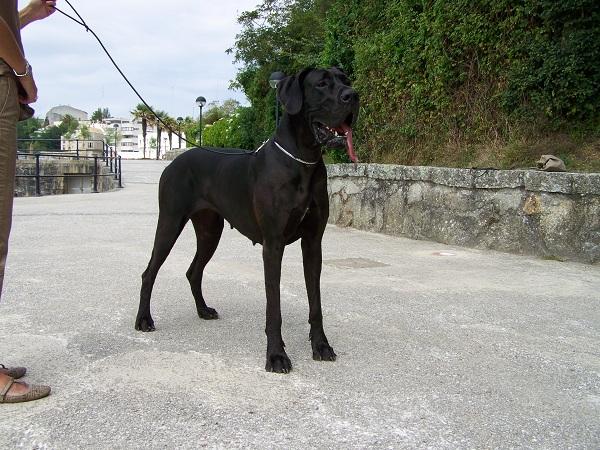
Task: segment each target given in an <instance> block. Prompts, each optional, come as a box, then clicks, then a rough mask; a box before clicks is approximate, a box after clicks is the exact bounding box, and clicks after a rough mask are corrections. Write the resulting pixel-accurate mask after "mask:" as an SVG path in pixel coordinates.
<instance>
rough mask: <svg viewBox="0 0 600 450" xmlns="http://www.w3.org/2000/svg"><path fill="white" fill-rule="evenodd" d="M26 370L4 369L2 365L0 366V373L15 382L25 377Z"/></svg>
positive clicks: (20, 368) (19, 368)
mask: <svg viewBox="0 0 600 450" xmlns="http://www.w3.org/2000/svg"><path fill="white" fill-rule="evenodd" d="M25 372H27V369H26V368H25V367H6V366H5V365H4V364H0V373H2V374H4V375H8V376H9V377H11V378H14V379H15V380H16V379H17V378H21V377H23V376H25Z"/></svg>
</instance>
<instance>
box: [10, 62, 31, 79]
mask: <svg viewBox="0 0 600 450" xmlns="http://www.w3.org/2000/svg"><path fill="white" fill-rule="evenodd" d="M13 72H14V73H15V76H16V77H19V78H23V77H26V76H28V75H31V66H30V65H29V62H28V61H27V60H25V73H19V72H17V71H16V70H15V69H13Z"/></svg>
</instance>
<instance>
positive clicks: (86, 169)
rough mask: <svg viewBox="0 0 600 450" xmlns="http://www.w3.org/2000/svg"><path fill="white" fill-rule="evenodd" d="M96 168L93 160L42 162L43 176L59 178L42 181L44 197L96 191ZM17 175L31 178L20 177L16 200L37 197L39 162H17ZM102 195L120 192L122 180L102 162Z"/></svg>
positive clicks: (100, 173) (99, 163) (51, 160)
mask: <svg viewBox="0 0 600 450" xmlns="http://www.w3.org/2000/svg"><path fill="white" fill-rule="evenodd" d="M93 165H94V162H93V161H92V160H83V159H81V160H68V159H41V160H40V174H41V175H56V176H53V177H42V178H40V188H41V189H40V190H41V194H42V195H56V194H68V193H79V192H82V193H84V192H92V189H93V182H94V180H93V176H92V175H91V174H92V173H93ZM65 174H81V176H80V177H65V176H64V175H65ZM17 175H28V177H26V178H24V177H19V176H17V179H16V183H15V196H16V197H33V196H35V195H36V192H35V159H34V158H27V159H19V160H17ZM98 175H99V176H98V192H105V191H110V190H113V189H116V188H117V186H118V181H117V180H115V177H114V174H112V175H109V168H108V167H106V166H105V164H104V163H103V162H102V161H98Z"/></svg>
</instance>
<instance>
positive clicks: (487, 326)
mask: <svg viewBox="0 0 600 450" xmlns="http://www.w3.org/2000/svg"><path fill="white" fill-rule="evenodd" d="M165 165H166V162H162V161H159V162H158V161H124V162H123V171H124V177H125V180H124V182H125V184H126V188H125V189H123V190H119V191H116V192H110V193H104V194H81V195H68V196H54V197H40V198H18V199H16V200H15V218H14V226H13V234H12V238H11V248H10V255H9V265H8V269H7V273H6V281H5V291H4V294H3V297H2V303H1V304H0V362H2V363H4V364H6V365H24V366H27V367H28V369H29V375H28V377H27V378H26V380H27V381H31V382H40V383H47V384H50V385H51V386H52V388H53V393H52V395H51V396H50V397H49V398H47V399H44V400H40V401H37V402H32V403H28V404H19V405H0V448H2V449H11V448H26V449H33V448H35V449H38V448H39V449H43V448H44V449H45V448H51V449H54V448H56V449H75V448H102V449H105V448H111V449H112V448H117V449H118V448H168V449H173V448H190V449H191V448H199V447H209V448H228V449H229V448H243V447H244V448H283V447H285V448H343V449H346V448H557V449H558V448H599V447H600V419H599V418H600V350H599V349H600V295H599V292H600V267H599V266H597V265H596V266H590V265H584V264H578V263H564V262H557V261H545V260H540V259H533V258H526V257H519V256H513V255H509V254H503V253H497V252H492V251H478V250H471V249H464V248H459V247H448V246H445V245H441V244H436V243H432V242H424V241H413V240H408V239H402V238H394V237H389V236H383V235H377V234H371V233H365V232H359V231H355V230H350V229H340V228H336V227H333V226H330V227H328V229H327V231H326V235H325V241H324V260H325V265H324V270H323V279H322V292H323V304H324V316H325V330H326V331H327V334H328V337H329V341H330V343H331V344H332V346H333V348H334V349H335V350H336V352H337V354H338V361H336V362H335V363H324V362H315V361H312V359H311V351H310V343H309V342H308V324H307V317H308V306H307V302H306V297H305V291H304V282H303V277H302V264H301V255H300V248H299V244H298V243H296V244H294V245H292V246H290V247H288V248H287V250H286V254H285V257H284V270H283V275H282V286H281V289H282V310H283V318H284V326H283V335H284V339H285V341H286V344H287V350H288V354H289V356H290V358H291V359H292V362H293V364H294V370H293V372H292V373H290V374H289V375H277V374H271V373H266V372H265V371H264V369H263V367H264V353H265V343H266V342H265V337H264V332H263V329H264V309H265V300H264V285H263V275H262V261H261V247H260V246H259V245H257V246H256V247H253V246H252V244H251V243H250V242H249V241H248V240H246V239H245V238H243V237H242V236H241V235H240V234H239V233H237V232H236V231H231V230H229V229H228V228H226V231H225V232H224V235H223V238H222V240H221V245H220V247H219V249H218V250H217V253H216V255H215V257H214V258H213V260H212V262H211V263H210V264H209V265H208V267H207V270H206V274H205V294H206V298H207V302H208V303H209V305H210V306H212V307H214V308H216V309H217V311H218V312H219V314H220V316H221V319H220V320H217V321H202V320H200V319H199V318H198V317H197V316H196V314H195V308H194V302H193V299H192V296H191V292H190V290H189V286H188V284H187V280H186V278H185V271H186V270H187V267H188V265H189V263H190V262H191V260H192V258H193V256H194V250H195V241H194V237H193V230H192V228H191V226H189V227H188V228H186V230H184V233H183V234H182V236H181V237H180V239H179V241H178V242H177V244H176V246H175V248H174V249H173V252H172V253H171V256H170V257H169V259H168V260H167V262H166V263H165V265H164V266H163V268H162V270H161V272H160V273H159V275H158V279H157V282H156V285H155V289H154V295H153V304H152V311H153V316H154V319H155V321H156V326H157V331H156V332H155V333H150V334H143V333H140V332H137V331H135V330H134V328H133V324H134V318H135V313H136V311H137V304H138V295H139V287H140V275H141V273H142V271H143V270H144V269H145V266H146V264H147V262H148V258H149V256H150V250H151V245H152V239H153V237H154V227H155V224H156V217H157V201H156V198H157V193H156V192H157V180H158V176H159V175H160V172H161V171H162V169H163V168H164V166H165Z"/></svg>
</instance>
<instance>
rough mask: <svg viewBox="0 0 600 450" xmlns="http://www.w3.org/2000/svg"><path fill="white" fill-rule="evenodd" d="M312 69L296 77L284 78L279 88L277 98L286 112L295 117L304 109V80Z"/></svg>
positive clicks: (305, 70)
mask: <svg viewBox="0 0 600 450" xmlns="http://www.w3.org/2000/svg"><path fill="white" fill-rule="evenodd" d="M311 70H312V69H304V70H303V71H301V72H300V73H298V74H296V75H291V76H289V77H286V78H284V79H283V80H281V81H280V82H279V85H278V86H277V96H278V97H279V101H280V102H281V103H282V104H283V106H284V107H285V110H286V111H287V113H288V114H290V115H292V116H293V115H295V114H298V113H299V112H300V110H301V109H302V103H303V101H304V94H303V92H302V83H303V82H304V78H305V77H306V75H307V74H308V72H310V71H311Z"/></svg>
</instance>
